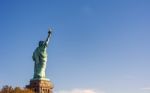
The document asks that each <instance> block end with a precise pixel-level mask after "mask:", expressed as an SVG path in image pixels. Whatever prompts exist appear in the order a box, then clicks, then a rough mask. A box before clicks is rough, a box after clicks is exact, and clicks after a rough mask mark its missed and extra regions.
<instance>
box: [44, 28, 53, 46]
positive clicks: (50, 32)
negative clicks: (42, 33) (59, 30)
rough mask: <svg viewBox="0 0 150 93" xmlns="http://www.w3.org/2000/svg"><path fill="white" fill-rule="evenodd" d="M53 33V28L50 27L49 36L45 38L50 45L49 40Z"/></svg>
mask: <svg viewBox="0 0 150 93" xmlns="http://www.w3.org/2000/svg"><path fill="white" fill-rule="evenodd" d="M51 34H52V30H51V29H49V31H48V36H47V38H46V40H45V43H46V44H47V45H48V43H49V40H50V37H51Z"/></svg>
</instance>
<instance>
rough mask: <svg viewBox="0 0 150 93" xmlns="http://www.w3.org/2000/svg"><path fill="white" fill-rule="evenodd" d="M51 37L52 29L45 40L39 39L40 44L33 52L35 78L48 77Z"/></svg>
mask: <svg viewBox="0 0 150 93" xmlns="http://www.w3.org/2000/svg"><path fill="white" fill-rule="evenodd" d="M50 37H51V30H50V29H49V31H48V36H47V38H46V40H45V41H39V46H38V47H37V48H36V49H35V51H34V52H33V56H32V58H33V61H34V62H35V63H34V77H33V79H46V76H45V69H46V63H47V47H48V43H49V39H50Z"/></svg>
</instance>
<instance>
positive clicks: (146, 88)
mask: <svg viewBox="0 0 150 93" xmlns="http://www.w3.org/2000/svg"><path fill="white" fill-rule="evenodd" d="M141 90H149V91H150V87H145V88H141Z"/></svg>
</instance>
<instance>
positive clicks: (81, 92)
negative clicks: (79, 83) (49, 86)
mask: <svg viewBox="0 0 150 93" xmlns="http://www.w3.org/2000/svg"><path fill="white" fill-rule="evenodd" d="M55 93H105V92H103V91H96V90H93V89H73V90H61V91H56V92H55Z"/></svg>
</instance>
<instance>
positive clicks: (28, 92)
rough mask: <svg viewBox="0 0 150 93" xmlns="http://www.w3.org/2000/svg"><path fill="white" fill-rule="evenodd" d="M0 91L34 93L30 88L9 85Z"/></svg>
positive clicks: (2, 92)
mask: <svg viewBox="0 0 150 93" xmlns="http://www.w3.org/2000/svg"><path fill="white" fill-rule="evenodd" d="M0 93H34V92H33V91H32V90H29V89H26V88H20V87H15V88H13V87H11V86H8V85H6V86H4V87H3V88H2V89H1V90H0Z"/></svg>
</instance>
